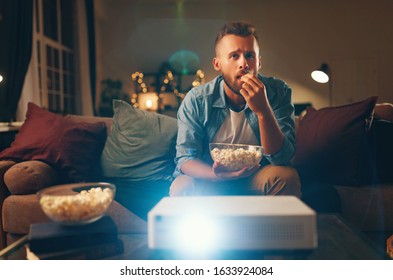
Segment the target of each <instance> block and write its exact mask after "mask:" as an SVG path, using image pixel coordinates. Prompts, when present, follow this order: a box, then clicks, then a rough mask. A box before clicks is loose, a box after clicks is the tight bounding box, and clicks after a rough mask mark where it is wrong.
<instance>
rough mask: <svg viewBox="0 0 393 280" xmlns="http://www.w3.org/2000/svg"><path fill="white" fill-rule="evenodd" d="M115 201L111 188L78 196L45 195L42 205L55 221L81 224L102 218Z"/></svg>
mask: <svg viewBox="0 0 393 280" xmlns="http://www.w3.org/2000/svg"><path fill="white" fill-rule="evenodd" d="M112 200H113V192H112V190H111V189H109V188H104V189H103V188H101V187H97V188H92V189H89V190H87V191H86V190H83V191H81V192H80V193H78V194H76V195H67V196H62V195H43V196H42V197H41V198H40V204H41V207H42V209H43V211H44V212H45V213H46V214H47V215H48V216H49V217H50V218H52V219H53V220H56V221H60V222H80V221H88V220H90V219H94V218H97V217H99V216H101V215H102V214H103V213H104V212H105V210H106V209H107V208H108V207H109V205H110V204H111V202H112Z"/></svg>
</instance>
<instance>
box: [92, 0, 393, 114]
mask: <svg viewBox="0 0 393 280" xmlns="http://www.w3.org/2000/svg"><path fill="white" fill-rule="evenodd" d="M95 3H96V8H97V11H98V12H97V25H96V28H97V33H99V35H98V38H100V39H99V42H97V44H98V45H99V46H98V48H99V50H100V58H99V60H100V61H99V63H98V64H99V65H100V62H101V67H100V68H99V69H98V72H99V75H101V77H100V78H101V79H107V78H112V79H120V80H122V81H123V85H124V89H125V90H126V91H130V83H131V78H130V75H131V73H133V72H135V71H138V70H141V71H144V72H153V71H157V70H158V68H159V67H160V65H161V64H162V63H163V62H165V61H167V60H168V59H169V57H170V56H171V55H172V54H173V53H175V52H177V51H179V50H182V49H186V50H190V51H193V52H195V53H196V54H197V55H198V56H199V58H200V68H202V69H203V70H204V71H205V73H206V78H207V79H211V78H213V77H214V76H215V75H216V74H217V73H216V72H215V71H214V70H213V67H212V65H211V59H212V57H213V41H214V38H215V35H216V32H217V30H218V29H219V28H220V27H221V26H222V25H223V24H224V23H225V22H227V21H230V20H247V21H250V22H252V23H253V24H254V25H255V26H256V27H257V29H258V31H259V37H260V43H261V55H262V60H263V61H262V69H261V73H262V74H264V75H268V76H276V77H279V78H281V79H283V80H285V81H286V82H287V83H288V84H289V85H290V86H291V87H292V89H293V100H294V102H299V103H300V102H312V103H313V105H314V106H315V107H317V108H320V107H324V106H328V105H329V103H328V102H329V101H328V100H329V87H328V86H327V84H317V83H315V82H314V81H313V80H312V79H311V77H310V73H311V71H312V70H313V69H314V68H316V67H318V66H319V65H320V64H321V63H322V62H326V63H328V64H329V65H330V66H331V68H332V72H333V85H332V86H333V89H332V93H333V95H334V97H333V100H334V102H333V104H336V105H339V104H344V103H348V102H354V101H357V100H361V99H362V98H364V97H367V96H372V95H379V96H380V99H379V101H380V102H393V87H392V86H390V80H391V78H390V77H391V76H392V75H393V70H392V65H393V51H392V50H393V32H392V26H393V17H392V16H391V14H392V12H393V1H389V0H374V1H367V0H347V1H341V0H330V1H321V0H314V1H313V0H274V1H268V0H260V1H257V0H242V1H235V0H199V1H198V0H143V1H140V0H133V1H126V0H96V2H95Z"/></svg>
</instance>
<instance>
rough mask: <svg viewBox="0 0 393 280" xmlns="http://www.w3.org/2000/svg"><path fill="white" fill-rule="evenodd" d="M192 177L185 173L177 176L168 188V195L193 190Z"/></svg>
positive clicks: (181, 194)
mask: <svg viewBox="0 0 393 280" xmlns="http://www.w3.org/2000/svg"><path fill="white" fill-rule="evenodd" d="M194 188H195V187H194V179H193V178H192V177H190V176H187V175H179V176H177V177H176V178H175V179H174V180H173V182H172V184H171V187H170V189H169V195H170V196H185V195H189V194H190V193H192V191H193V190H194Z"/></svg>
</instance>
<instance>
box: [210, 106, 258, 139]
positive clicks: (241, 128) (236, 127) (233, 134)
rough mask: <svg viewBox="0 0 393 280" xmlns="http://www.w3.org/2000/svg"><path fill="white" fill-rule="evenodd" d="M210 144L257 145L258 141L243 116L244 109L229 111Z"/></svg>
mask: <svg viewBox="0 0 393 280" xmlns="http://www.w3.org/2000/svg"><path fill="white" fill-rule="evenodd" d="M212 142H214V143H229V144H248V145H259V143H258V139H257V137H256V136H255V134H254V131H253V130H252V128H251V126H250V125H249V124H248V122H247V119H246V116H245V115H244V109H243V110H241V111H240V112H236V111H233V110H231V109H229V114H228V116H227V118H226V119H225V121H224V123H223V124H222V125H221V127H220V129H219V130H218V131H217V133H216V135H215V136H214V139H213V141H212Z"/></svg>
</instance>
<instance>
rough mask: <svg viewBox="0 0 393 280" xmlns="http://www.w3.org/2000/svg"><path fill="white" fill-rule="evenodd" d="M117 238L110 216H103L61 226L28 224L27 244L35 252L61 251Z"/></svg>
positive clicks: (57, 224)
mask: <svg viewBox="0 0 393 280" xmlns="http://www.w3.org/2000/svg"><path fill="white" fill-rule="evenodd" d="M115 240H117V228H116V225H115V223H114V222H113V220H112V218H111V217H109V216H104V217H102V218H101V219H100V220H98V221H96V222H94V223H91V224H86V225H78V226H63V225H61V224H59V223H55V222H49V223H40V224H32V225H30V230H29V235H28V244H29V247H30V249H31V250H32V251H34V252H36V253H45V252H55V251H63V250H68V249H74V248H79V247H86V246H92V245H96V244H101V243H105V242H111V241H115Z"/></svg>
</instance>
